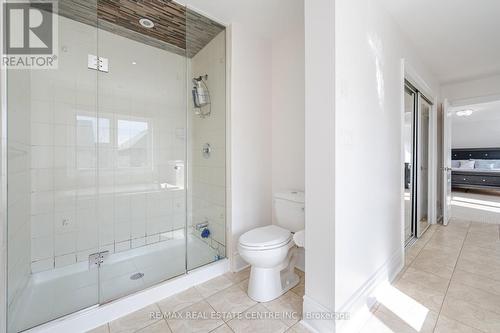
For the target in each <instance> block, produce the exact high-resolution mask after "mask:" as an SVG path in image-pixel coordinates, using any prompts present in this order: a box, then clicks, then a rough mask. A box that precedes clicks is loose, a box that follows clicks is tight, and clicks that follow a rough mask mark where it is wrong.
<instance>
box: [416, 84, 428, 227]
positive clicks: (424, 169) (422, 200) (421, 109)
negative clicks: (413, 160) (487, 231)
mask: <svg viewBox="0 0 500 333" xmlns="http://www.w3.org/2000/svg"><path fill="white" fill-rule="evenodd" d="M430 112H431V105H430V104H429V102H427V101H426V100H425V98H423V97H422V95H421V94H420V93H419V94H418V139H419V140H418V160H419V161H418V163H419V169H418V201H417V237H420V236H421V235H422V234H423V233H424V232H425V230H426V229H427V227H428V226H429V217H428V215H429V163H430V157H429V143H430V141H431V140H430V133H431V131H430Z"/></svg>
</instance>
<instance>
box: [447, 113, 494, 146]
mask: <svg viewBox="0 0 500 333" xmlns="http://www.w3.org/2000/svg"><path fill="white" fill-rule="evenodd" d="M499 113H500V110H499ZM451 128H452V129H451V146H452V148H488V147H491V148H498V147H500V119H499V118H498V117H497V119H490V120H478V121H474V120H471V121H460V122H457V121H455V120H453V121H452V127H451Z"/></svg>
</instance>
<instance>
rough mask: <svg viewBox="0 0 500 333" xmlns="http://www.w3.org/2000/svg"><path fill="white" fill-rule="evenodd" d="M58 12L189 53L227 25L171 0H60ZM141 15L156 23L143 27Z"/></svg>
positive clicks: (207, 41) (132, 37)
mask: <svg viewBox="0 0 500 333" xmlns="http://www.w3.org/2000/svg"><path fill="white" fill-rule="evenodd" d="M59 14H60V15H62V16H64V17H67V18H69V19H72V20H76V21H78V22H81V23H84V24H88V25H91V26H98V27H99V28H101V29H103V30H107V31H110V32H112V33H114V34H117V35H120V36H123V37H126V38H129V39H132V40H135V41H137V42H140V43H144V44H147V45H150V46H153V47H158V48H161V49H164V50H167V51H170V52H174V53H177V54H180V55H187V56H188V57H193V56H194V55H196V54H197V53H198V52H199V51H200V50H201V49H202V48H203V47H205V45H207V44H208V43H209V42H210V41H211V40H212V39H213V38H214V37H215V36H217V35H218V34H219V33H220V32H221V31H223V30H224V29H225V28H224V26H222V25H220V24H218V23H217V22H214V21H212V20H211V19H209V18H207V17H204V16H202V15H200V14H198V13H196V12H194V11H192V10H189V9H188V10H186V8H185V7H184V6H182V5H179V4H177V3H175V2H172V1H170V0H90V1H86V0H61V1H59ZM141 18H148V19H150V20H151V21H153V22H154V24H155V26H154V27H153V28H151V29H146V28H144V27H143V26H141V25H140V23H139V20H140V19H141Z"/></svg>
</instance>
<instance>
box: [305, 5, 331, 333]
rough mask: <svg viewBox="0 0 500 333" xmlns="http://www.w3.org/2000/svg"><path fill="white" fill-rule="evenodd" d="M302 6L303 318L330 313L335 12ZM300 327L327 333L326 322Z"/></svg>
mask: <svg viewBox="0 0 500 333" xmlns="http://www.w3.org/2000/svg"><path fill="white" fill-rule="evenodd" d="M334 4H335V3H334V2H333V1H331V0H317V1H305V2H304V5H305V8H304V11H305V106H306V107H305V111H306V112H305V163H306V166H305V175H306V176H305V190H306V211H305V213H306V276H307V279H306V285H305V296H304V314H306V315H307V313H318V312H329V313H332V312H334V311H335V299H334V297H335V296H334V295H335V291H334V290H335V260H336V257H335V250H334V249H335V220H334V218H335V215H334V214H335V209H336V207H337V204H336V201H335V192H334V191H335V178H334V176H335V85H334V84H335V69H336V68H335V59H334V50H335V6H334ZM305 322H306V323H307V324H308V325H311V326H312V327H313V328H315V329H316V330H318V331H319V332H333V329H334V322H333V321H332V320H314V318H306V319H305Z"/></svg>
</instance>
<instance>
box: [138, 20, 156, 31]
mask: <svg viewBox="0 0 500 333" xmlns="http://www.w3.org/2000/svg"><path fill="white" fill-rule="evenodd" d="M139 23H140V24H141V25H142V26H143V27H144V28H146V29H151V28H152V27H154V26H155V24H154V23H153V21H151V20H150V19H147V18H141V19H140V20H139Z"/></svg>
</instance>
